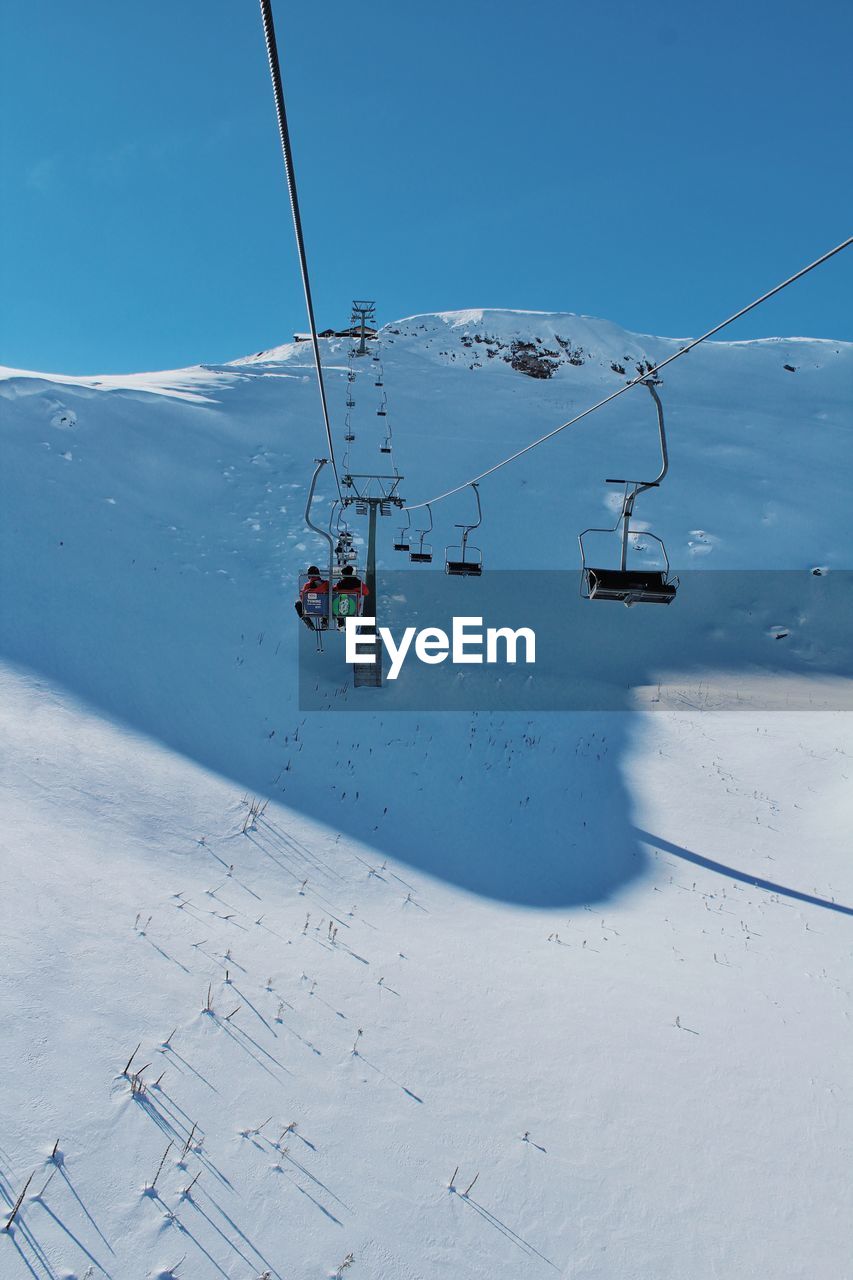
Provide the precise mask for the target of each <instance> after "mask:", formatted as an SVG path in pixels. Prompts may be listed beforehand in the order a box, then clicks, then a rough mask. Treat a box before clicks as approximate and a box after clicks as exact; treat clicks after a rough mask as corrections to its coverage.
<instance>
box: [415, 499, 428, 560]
mask: <svg viewBox="0 0 853 1280" xmlns="http://www.w3.org/2000/svg"><path fill="white" fill-rule="evenodd" d="M427 511H428V512H429V525H428V526H427V528H426V529H416V530H415V536H416V537H417V539H418V546H417V550H416V551H410V552H409V561H410V563H411V564H432V545H431V544H430V543H429V542H424V538H426V536H427V534H430V533H432V507H431V506H430V505H429V503H427ZM410 518H411V517H410Z"/></svg>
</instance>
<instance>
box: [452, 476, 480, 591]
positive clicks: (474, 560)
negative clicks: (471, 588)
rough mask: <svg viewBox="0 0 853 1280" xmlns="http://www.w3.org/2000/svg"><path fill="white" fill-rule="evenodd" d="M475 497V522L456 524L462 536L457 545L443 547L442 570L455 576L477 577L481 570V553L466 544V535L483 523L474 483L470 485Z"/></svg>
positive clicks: (476, 487)
mask: <svg viewBox="0 0 853 1280" xmlns="http://www.w3.org/2000/svg"><path fill="white" fill-rule="evenodd" d="M471 488H472V489H473V490H474V497H475V498H476V499H477V520H476V523H475V524H458V525H457V526H456V528H457V529H461V530H462V538H461V540H460V542H459V543H458V545H456V546H453V547H445V550H444V572H445V573H449V574H450V575H451V576H452V577H456V578H479V576H480V574H481V573H482V572H483V553H482V551H481V550H480V549H479V547H472V546H469V544H468V536H469V534H471V533H473V532H474V530H475V529H479V527H480V525H481V524H482V523H483V509H482V507H481V506H480V488H479V485H477V484H476V483H474V484H472V485H471Z"/></svg>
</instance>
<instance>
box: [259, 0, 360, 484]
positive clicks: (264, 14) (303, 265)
mask: <svg viewBox="0 0 853 1280" xmlns="http://www.w3.org/2000/svg"><path fill="white" fill-rule="evenodd" d="M261 19H262V21H263V24H264V40H265V41H266V46H267V57H268V59H269V64H270V76H271V78H272V88H273V96H274V98H275V111H276V116H277V118H278V132H279V136H280V138H281V150H282V154H283V156H284V172H285V175H286V177H287V189H288V192H289V194H290V209H291V213H292V214H293V230H294V232H295V233H296V248H297V251H298V254H299V269H300V271H301V273H302V287H303V289H304V291H305V307H306V310H307V312H308V325H309V328H310V330H311V345H312V346H313V348H314V364H315V366H316V369H317V384H318V387H319V390H320V403H321V405H322V409H323V422H324V425H325V428H326V442H327V444H328V446H329V459H330V461H331V464H332V470H333V472H334V473H335V484H336V486H337V490H338V498H339V499H340V500H341V501H343V494H342V493H341V482H340V479H339V477H338V466H337V462H336V461H335V446H334V443H333V441H332V425H331V422H330V421H329V406H328V404H327V402H326V384H325V382H324V381H323V365H322V363H321V360H320V343H319V341H318V338H317V324H316V321H315V319H314V302H313V300H312V297H311V281H310V278H309V275H308V259H307V256H306V253H305V240H304V237H303V235H302V218H301V216H300V213H299V196H298V193H297V190H296V175H295V173H294V169H293V152H292V151H291V146H290V130H289V128H288V125H287V112H286V110H285V105H284V90H283V88H282V83H281V66H280V64H279V60H278V47H277V45H276V39H275V25H274V23H273V16H272V8H271V6H270V0H261Z"/></svg>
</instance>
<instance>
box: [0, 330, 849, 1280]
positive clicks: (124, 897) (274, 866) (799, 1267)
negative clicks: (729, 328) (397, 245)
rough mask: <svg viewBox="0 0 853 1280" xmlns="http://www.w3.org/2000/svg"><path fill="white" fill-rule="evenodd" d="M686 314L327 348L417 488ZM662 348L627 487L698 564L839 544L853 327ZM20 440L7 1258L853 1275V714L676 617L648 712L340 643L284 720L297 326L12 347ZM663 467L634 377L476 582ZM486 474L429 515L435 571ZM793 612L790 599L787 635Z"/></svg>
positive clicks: (843, 534) (530, 562)
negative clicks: (232, 341) (136, 353)
mask: <svg viewBox="0 0 853 1280" xmlns="http://www.w3.org/2000/svg"><path fill="white" fill-rule="evenodd" d="M682 342H683V340H677V339H666V338H656V337H653V336H649V335H636V334H631V333H627V332H625V331H624V330H622V329H620V328H619V327H618V326H617V325H615V324H612V323H609V322H605V321H602V320H595V319H592V318H589V317H582V316H574V315H568V314H566V315H552V314H541V313H537V312H504V311H490V310H485V311H479V310H478V311H473V310H472V311H465V312H452V313H446V314H440V315H423V316H413V317H409V318H408V319H405V320H401V321H398V322H395V323H391V324H388V325H386V326H385V327H384V329H383V330H382V332H381V357H382V369H383V374H384V377H383V381H384V387H383V388H377V387H376V386H375V381H376V378H375V372H376V368H377V364H376V362H374V361H372V360H371V359H369V358H368V359H366V360H360V361H355V362H354V367H355V369H356V379H355V382H354V383H351V384H350V383H347V378H346V375H347V368H348V349H349V343H348V342H346V341H343V340H329V341H326V342H324V343H323V344H322V345H323V358H324V366H325V369H326V376H327V381H328V389H329V395H330V402H331V404H332V407H333V411H334V421H335V434H336V441H337V442H338V447H339V450H340V456H341V458H343V453H344V444H343V440H342V435H343V430H342V428H343V420H344V413H345V406H344V400H345V396H346V389H347V387H348V386H351V387H352V389H353V398H354V399H355V401H356V405H355V408H354V409H353V411H352V422H353V426H354V431H355V435H356V441H355V442H354V444H353V445H352V449H351V457H350V458H349V459H348V462H349V465H350V466H351V469H352V470H353V471H373V470H376V469H377V466H378V464H379V462H380V461H382V463H383V466H385V465H387V457H386V455H380V454H379V446H380V444H381V443H382V440H383V439H384V437H385V434H386V431H387V425H386V422H385V420H384V419H382V418H378V417H377V416H376V409H377V407H378V405H379V404H380V397H381V396H382V395H383V393H386V394H387V400H388V421H389V422H390V425H391V427H392V431H393V441H394V462H395V463H396V465H397V466H398V467H399V469H400V471H401V472H402V473H403V475H404V477H405V480H404V482H402V483H401V491H402V492H403V493H404V495H405V496H406V497H407V498H408V499H409V500H411V501H413V502H420V501H422V500H427V499H429V498H431V497H433V496H434V495H435V494H437V493H439V492H442V491H443V490H445V489H447V488H450V487H452V486H454V485H456V484H459V483H462V482H464V481H465V480H466V479H468V478H469V477H470V476H471V475H474V474H476V473H478V472H479V471H482V470H484V469H485V468H486V467H488V466H490V465H491V464H492V463H494V462H496V461H498V460H499V459H500V458H501V457H503V456H505V455H506V454H508V453H510V452H512V451H514V450H515V449H517V448H519V447H520V446H521V445H523V444H525V443H526V442H527V441H528V440H530V439H532V438H534V437H536V436H539V435H541V434H543V433H544V432H546V431H548V430H550V429H551V428H552V427H554V426H555V425H557V424H559V423H560V422H563V421H566V420H567V419H568V418H570V417H572V416H573V415H574V414H575V413H577V412H578V411H579V410H581V409H583V408H585V407H586V406H587V405H588V404H591V403H593V402H594V401H595V400H597V399H600V398H601V397H602V396H603V395H605V394H607V393H608V392H609V391H612V390H615V389H616V388H617V387H618V386H620V385H622V384H623V383H624V381H625V379H626V378H627V377H630V376H632V375H633V373H634V372H635V366H636V363H637V362H638V361H645V360H650V361H652V362H654V361H656V360H659V359H661V358H663V357H664V356H666V355H668V354H670V353H671V352H672V351H674V350H677V349H678V347H679V346H680V345H681V344H682ZM666 375H667V376H666V377H665V381H664V385H663V387H662V388H661V395H662V396H663V399H664V403H665V406H666V411H667V424H668V429H669V435H670V454H671V471H670V475H669V476H668V478H667V480H666V482H665V484H664V485H663V486H662V487H661V489H660V490H658V491H654V492H652V493H651V494H649V495H646V496H645V497H644V499H643V500H641V502H639V503H638V506H637V517H638V521H640V522H644V523H645V525H646V526H648V527H649V528H651V529H652V530H654V531H655V532H657V533H659V534H661V535H662V536H663V537H664V538H665V540H666V543H667V547H668V550H669V554H670V558H671V560H672V562H673V564H674V566H675V567H676V568H677V569H681V570H686V569H698V570H703V571H704V570H713V569H719V570H744V569H749V570H755V569H768V570H782V569H786V570H799V571H802V572H804V573H805V572H807V571H810V570H815V569H819V570H820V571H821V576H824V575H826V574H828V573H832V572H833V571H837V570H846V569H849V568H850V567H851V566H850V564H849V551H848V548H849V478H850V475H851V468H853V429H851V417H850V405H851V399H852V398H853V346H851V345H850V344H844V343H841V342H829V341H824V340H820V341H819V340H812V339H806V338H790V339H787V338H786V339H767V340H764V341H758V342H735V343H722V342H719V343H708V344H706V345H704V346H702V347H700V348H699V349H697V350H696V351H695V352H693V353H691V354H690V355H689V356H688V357H685V359H683V360H682V361H679V362H677V363H676V364H675V365H674V366H672V367H671V368H670V369H668V370H667V371H666ZM0 429H1V430H2V441H3V465H2V468H0V487H2V492H0V537H1V538H2V558H1V560H0V575H2V576H0V588H1V589H2V602H3V603H2V613H0V618H2V623H0V640H2V645H0V716H2V734H1V736H0V742H1V743H2V747H0V750H2V753H3V758H2V768H0V787H2V804H3V810H4V812H5V813H6V815H7V819H6V822H5V823H4V832H3V835H2V837H0V859H2V862H0V865H2V871H3V885H4V892H3V896H2V911H3V924H2V931H0V948H2V965H0V985H2V996H3V1010H4V1018H3V1035H2V1038H0V1099H2V1106H0V1114H2V1116H3V1125H2V1133H0V1194H2V1197H3V1200H4V1202H5V1206H6V1208H5V1217H4V1221H5V1220H6V1219H7V1218H8V1216H9V1214H11V1213H12V1210H13V1208H14V1206H15V1205H16V1202H17V1201H18V1199H19V1196H20V1194H21V1192H22V1191H24V1190H25V1188H26V1190H25V1194H24V1196H23V1199H22V1200H21V1203H20V1206H19V1208H18V1209H17V1212H16V1214H15V1217H14V1220H13V1221H12V1224H11V1226H10V1228H9V1230H8V1231H5V1232H2V1233H0V1276H2V1277H3V1280H7V1278H8V1280H26V1277H37V1278H38V1280H43V1278H45V1277H48V1278H50V1277H54V1278H56V1280H59V1278H62V1280H71V1278H72V1277H74V1278H75V1280H82V1278H83V1277H93V1278H94V1277H97V1276H109V1277H112V1278H113V1280H152V1278H154V1277H157V1278H159V1280H164V1278H165V1277H168V1276H171V1275H175V1276H177V1277H179V1278H180V1280H213V1278H215V1277H228V1278H229V1280H257V1278H258V1277H261V1276H268V1277H270V1278H271V1277H276V1278H277V1280H279V1278H280V1280H303V1278H305V1280H311V1278H312V1277H317V1278H318V1280H320V1278H323V1277H331V1276H336V1275H339V1276H341V1277H345V1278H346V1280H361V1278H362V1277H363V1278H364V1280H438V1278H439V1277H445V1276H453V1277H460V1278H461V1277H472V1278H474V1277H477V1278H479V1277H484V1278H487V1280H518V1278H519V1277H540V1276H541V1277H545V1276H549V1275H554V1276H563V1277H566V1278H567V1280H568V1278H569V1277H571V1278H572V1280H629V1278H630V1280H634V1278H635V1277H637V1278H639V1277H642V1278H643V1280H645V1278H646V1277H654V1280H684V1278H685V1277H689V1278H690V1280H712V1278H717V1277H720V1278H723V1277H725V1278H726V1280H728V1278H729V1277H733V1276H737V1277H738V1278H739V1280H746V1278H750V1277H755V1278H756V1280H757V1278H758V1277H761V1278H762V1280H764V1278H765V1277H767V1276H773V1277H774V1280H795V1278H797V1280H799V1277H802V1276H804V1275H808V1276H811V1277H815V1278H816V1280H823V1278H824V1277H826V1278H827V1280H829V1278H830V1277H831V1278H832V1280H835V1278H836V1277H841V1276H844V1275H846V1274H847V1273H848V1271H849V1259H850V1256H851V1253H853V1231H851V1228H850V1220H849V1214H846V1213H845V1212H844V1211H843V1206H842V1188H844V1187H845V1186H846V1184H847V1182H848V1180H849V1150H850V1146H851V1141H853V1106H851V1090H850V1082H851V1079H853V1050H852V1049H851V1040H850V1034H849V1025H850V1008H851V1000H850V996H851V981H850V956H851V929H853V866H851V856H850V842H849V831H850V826H851V820H850V818H851V815H850V810H851V801H850V795H851V777H853V719H851V716H850V715H849V714H848V713H844V712H842V711H833V710H821V711H814V710H809V709H807V708H808V698H806V699H802V698H800V700H799V702H798V704H797V705H800V706H802V707H805V708H806V709H801V710H798V711H796V712H788V711H771V710H762V709H761V707H760V706H756V705H753V706H746V705H745V706H742V707H740V709H736V707H735V706H734V705H732V704H731V703H730V702H727V701H725V700H721V699H719V698H714V697H711V696H709V688H711V687H712V684H711V683H709V680H710V676H711V673H706V672H703V670H702V654H703V652H704V649H703V646H702V639H701V635H700V636H699V637H698V638H696V636H695V635H694V634H693V633H691V636H692V639H691V645H692V647H693V651H692V652H691V653H690V654H689V655H688V654H685V664H684V669H683V671H681V672H675V673H672V672H670V673H669V674H670V675H671V676H672V678H673V679H676V680H677V681H678V689H679V692H678V697H677V698H676V699H672V700H671V701H670V702H669V703H667V705H666V707H665V709H658V710H635V711H624V712H605V711H600V712H595V711H590V712H586V713H583V714H581V713H574V714H569V713H566V714H544V713H537V714H526V715H525V714H521V713H518V714H505V713H496V712H492V713H490V712H480V713H467V714H465V713H430V712H424V713H420V714H415V713H407V712H394V711H390V710H388V709H387V707H388V704H387V703H385V704H383V698H384V697H385V691H375V690H357V691H356V690H353V689H352V688H351V677H350V673H349V671H348V669H347V667H346V666H345V664H344V662H343V656H342V645H341V646H338V643H337V638H336V637H329V638H328V640H327V645H326V649H327V652H326V655H325V661H326V662H327V664H328V673H329V674H328V680H329V682H330V685H331V686H335V685H336V684H337V686H338V687H339V689H340V697H341V699H342V700H346V701H348V705H349V706H350V708H351V707H352V699H353V698H354V697H356V696H357V697H358V698H359V699H361V702H359V703H358V704H357V706H361V705H362V704H363V707H364V708H365V709H364V710H359V709H356V710H352V709H350V710H348V711H347V713H346V714H337V713H335V712H334V711H328V712H314V713H312V712H305V711H301V710H300V709H299V706H298V701H297V653H298V649H299V646H300V643H302V644H305V643H307V644H309V645H310V637H309V636H308V635H307V633H306V632H305V631H304V629H302V628H300V627H299V625H298V623H297V621H296V618H295V615H294V613H293V609H292V599H293V596H294V593H295V581H296V576H297V574H298V573H299V572H300V571H301V570H304V568H305V567H306V565H307V564H308V563H309V562H310V561H311V560H312V559H316V558H318V557H319V555H320V554H321V544H320V542H319V541H318V540H317V539H316V538H315V536H314V535H313V534H312V533H311V532H310V531H309V530H307V529H306V527H305V525H304V521H303V513H304V505H305V498H306V493H307V486H308V482H309V480H310V474H311V470H312V464H311V460H312V458H314V457H315V456H317V455H318V454H319V453H320V452H321V451H322V450H323V449H324V443H323V439H322V432H321V427H320V418H319V408H318V398H317V389H316V383H315V380H314V376H313V368H312V357H311V351H310V346H309V345H308V344H305V343H294V344H287V345H284V346H281V347H276V348H274V349H272V350H270V351H266V352H261V353H258V354H257V355H254V356H251V357H247V358H244V359H240V360H235V361H234V362H233V363H231V364H227V365H221V366H216V367H213V366H204V367H200V368H196V369H189V370H178V371H170V372H166V373H151V374H131V375H127V376H126V377H120V376H114V375H110V376H103V377H97V376H94V377H91V378H70V377H63V376H61V375H58V374H50V375H46V374H38V373H26V372H22V371H19V370H5V371H3V375H2V378H0ZM657 456H658V455H657V436H656V427H655V418H654V414H653V411H652V406H651V404H650V403H649V399H648V396H647V395H646V393H645V391H644V390H643V389H642V388H635V389H633V390H631V391H630V392H628V393H627V394H626V395H624V396H622V397H621V398H620V399H619V400H618V401H617V402H616V403H615V404H614V405H612V406H610V407H608V408H607V409H606V410H604V411H602V412H601V413H599V414H595V415H593V416H592V417H590V418H589V419H587V420H585V421H584V422H583V423H582V424H580V425H579V426H578V427H577V428H572V429H571V430H569V431H567V432H564V433H563V434H562V435H560V436H558V437H557V438H556V439H555V440H554V441H552V442H551V443H549V444H548V445H546V446H543V447H542V448H541V449H538V450H535V451H534V452H533V453H531V454H529V455H526V456H525V457H524V458H523V459H522V460H520V461H519V463H518V464H516V465H514V466H512V467H508V468H505V469H503V470H501V471H499V472H497V473H496V474H495V475H494V477H492V478H491V479H489V480H488V481H487V482H484V484H483V486H482V495H483V502H484V521H483V527H482V530H480V531H478V537H479V545H481V546H482V547H483V548H484V554H485V556H486V557H487V572H488V571H490V570H492V569H516V570H530V569H543V568H544V569H553V568H558V567H559V568H575V567H576V564H577V551H576V541H575V535H576V533H577V531H578V530H579V529H583V528H585V527H586V526H588V525H597V524H606V523H608V521H609V522H610V523H612V522H613V520H614V519H615V514H616V513H615V511H614V505H613V502H614V490H613V488H612V486H606V485H605V484H604V479H605V477H607V476H613V475H617V476H620V475H634V474H640V475H646V474H654V472H655V471H656V469H657ZM331 485H332V481H331V478H330V477H329V475H328V469H327V472H326V475H325V476H324V486H325V487H324V489H323V493H322V500H321V505H322V506H324V507H325V509H326V510H328V505H327V504H328V500H329V499H330V497H331V494H332V487H331ZM470 512H471V495H470V492H468V493H464V492H463V493H462V494H460V495H458V496H457V497H455V498H453V499H450V500H448V501H447V502H446V503H442V504H439V505H437V506H436V507H435V508H434V514H435V522H436V528H435V532H434V533H433V535H431V537H432V542H433V543H434V546H435V549H436V567H437V568H438V569H440V561H441V551H442V549H443V546H444V544H445V542H453V541H455V540H456V538H455V536H453V534H454V530H453V525H454V523H455V522H457V521H464V520H466V519H468V518H469V516H470ZM422 515H423V513H422V512H417V513H413V520H414V522H415V524H416V525H417V521H418V520H419V519H420V518H421V516H422ZM380 525H381V528H380V534H381V543H380V558H381V561H382V563H383V564H385V565H387V566H391V565H392V563H393V562H394V553H393V552H392V550H391V541H392V530H391V529H390V528H389V527H388V526H392V525H396V521H390V520H389V521H381V522H380ZM363 526H364V522H362V521H357V522H355V527H356V531H357V533H358V534H359V536H360V537H361V536H362V535H363V534H364V527H363ZM637 527H638V528H641V527H642V526H641V525H640V524H639V523H638V525H637ZM424 572H426V573H429V572H430V570H425V571H424ZM412 576H413V587H412V590H415V589H416V584H417V580H416V579H415V577H414V570H413V575H412ZM588 607H589V608H590V609H592V608H595V607H596V606H592V605H590V606H588ZM600 608H601V610H602V612H601V618H602V621H601V624H600V625H601V627H602V629H603V630H602V636H603V637H606V633H607V629H608V628H612V627H616V626H617V625H618V626H624V625H625V623H624V618H625V616H626V615H625V611H623V610H621V609H620V608H619V607H618V606H615V605H613V606H600ZM614 610H615V612H613V611H614ZM627 616H628V617H630V616H631V614H630V613H629V614H628V615H627ZM665 621H666V624H667V625H668V626H671V627H672V628H673V630H674V631H675V632H676V633H677V631H678V628H679V601H676V602H675V603H674V604H673V605H672V606H671V607H670V609H669V610H668V611H666V614H665ZM731 621H732V620H731V619H727V618H725V617H722V618H721V617H714V618H709V619H708V624H707V625H708V637H709V644H710V640H711V638H713V637H714V636H715V635H716V634H718V633H720V632H721V631H724V630H725V629H726V627H727V626H728V625H729V623H730V622H731ZM810 626H811V618H810V615H809V614H808V612H807V611H805V612H803V613H802V614H800V615H798V616H787V615H786V616H780V617H779V618H776V619H775V620H774V621H773V623H772V625H770V626H768V627H767V629H766V637H765V638H766V646H767V657H766V660H765V663H766V672H769V673H770V674H771V675H772V673H773V672H774V671H777V670H778V679H779V680H780V681H784V680H785V679H787V675H786V672H785V670H784V663H783V662H782V660H781V654H782V652H784V646H785V645H786V643H787V642H788V641H789V640H793V641H795V642H796V644H797V645H798V646H799V651H800V652H801V653H805V654H806V655H807V654H808V652H809V646H810V645H811V644H812V643H814V644H817V638H816V637H814V636H811V635H810ZM777 655H778V656H777ZM688 658H689V661H688ZM838 679H840V680H845V679H846V675H845V673H844V672H840V673H838ZM821 705H823V706H827V705H828V706H831V705H832V703H831V701H830V702H828V703H827V702H826V700H824V702H823V703H821ZM383 707H384V709H383ZM30 1175H32V1177H30ZM28 1179H29V1182H28Z"/></svg>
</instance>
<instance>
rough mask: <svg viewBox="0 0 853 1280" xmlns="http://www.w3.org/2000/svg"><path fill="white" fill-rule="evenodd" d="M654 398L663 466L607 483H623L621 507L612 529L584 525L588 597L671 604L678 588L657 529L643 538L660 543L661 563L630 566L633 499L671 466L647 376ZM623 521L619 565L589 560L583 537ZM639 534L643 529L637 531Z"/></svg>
mask: <svg viewBox="0 0 853 1280" xmlns="http://www.w3.org/2000/svg"><path fill="white" fill-rule="evenodd" d="M643 386H645V387H648V389H649V391H650V392H651V395H652V398H653V399H654V402H655V406H656V408H657V415H658V430H659V433H660V450H661V469H660V474H659V475H658V476H657V478H656V479H655V480H607V481H606V483H607V484H621V485H624V495H623V498H622V511H621V513H620V516H619V519H618V520H617V522H616V524H615V525H614V526H613V527H612V528H611V529H584V531H583V533H582V534H580V536H579V538H578V541H579V543H580V549H581V566H582V567H581V595H582V597H583V598H584V599H585V600H615V601H617V602H619V603H620V604H624V605H628V606H630V605H634V604H671V603H672V601H673V600H674V599H675V595H676V592H677V590H678V578H677V577H675V576H674V575H673V574H672V573H671V571H670V567H669V557H668V556H667V554H666V547H665V546H664V544H663V541H662V539H661V538H659V537H657V535H656V534H654V533H649V532H648V531H647V530H643V531H642V534H641V536H642V537H643V539H644V540H645V539H650V540H651V541H653V542H656V543H657V544H658V546H659V547H660V553H661V558H662V561H663V564H662V566H660V567H651V568H645V567H639V568H638V567H634V566H633V565H632V566H630V567H629V565H628V545H629V540H630V538H631V534H632V530H631V516H632V515H633V513H634V503H635V502H636V500H637V498H638V497H639V495H640V494H641V493H645V492H646V490H647V489H657V488H658V487H659V486H660V484H661V482H662V480H663V478H664V476H665V475H666V473H667V471H668V469H669V457H668V454H667V449H666V432H665V429H664V420H663V405H662V404H661V401H660V396H659V395H658V393H657V391H656V390H655V387H654V383H653V381H652V380H644V381H643ZM620 525H621V555H620V559H619V567H618V568H598V567H594V566H592V565H590V564H588V563H587V555H586V547H585V545H584V539H585V538H586V537H587V536H588V535H589V534H591V533H615V532H616V530H617V529H619V527H620ZM634 532H635V533H637V534H639V533H640V531H639V530H637V531H634Z"/></svg>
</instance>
